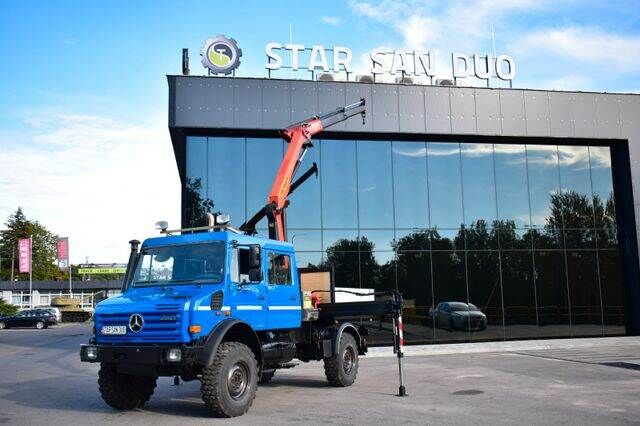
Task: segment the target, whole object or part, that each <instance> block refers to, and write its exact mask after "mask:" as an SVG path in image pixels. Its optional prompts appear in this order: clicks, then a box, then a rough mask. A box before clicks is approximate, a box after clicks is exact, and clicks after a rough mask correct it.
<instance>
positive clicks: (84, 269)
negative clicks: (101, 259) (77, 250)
mask: <svg viewBox="0 0 640 426" xmlns="http://www.w3.org/2000/svg"><path fill="white" fill-rule="evenodd" d="M126 271H127V265H125V264H122V263H89V264H87V263H85V264H84V265H80V267H79V268H78V273H79V274H81V275H106V274H124V273H125V272H126Z"/></svg>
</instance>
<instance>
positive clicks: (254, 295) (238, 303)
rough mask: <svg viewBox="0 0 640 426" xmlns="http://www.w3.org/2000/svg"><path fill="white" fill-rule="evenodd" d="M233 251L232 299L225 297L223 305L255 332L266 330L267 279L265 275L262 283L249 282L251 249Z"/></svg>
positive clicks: (230, 287) (244, 248)
mask: <svg viewBox="0 0 640 426" xmlns="http://www.w3.org/2000/svg"><path fill="white" fill-rule="evenodd" d="M232 250H233V252H232V256H231V284H230V286H229V290H230V294H229V296H230V297H229V298H228V299H227V298H226V297H225V300H224V302H223V304H224V305H228V306H229V307H230V308H231V312H232V313H233V316H234V317H236V318H238V319H240V320H242V321H244V322H246V323H247V324H249V325H250V326H251V327H253V329H254V330H264V329H265V328H266V327H267V313H268V311H267V307H266V297H267V286H266V283H265V281H266V278H265V276H264V273H263V274H262V281H260V282H249V249H248V248H246V247H238V248H234V249H232ZM263 264H264V260H263Z"/></svg>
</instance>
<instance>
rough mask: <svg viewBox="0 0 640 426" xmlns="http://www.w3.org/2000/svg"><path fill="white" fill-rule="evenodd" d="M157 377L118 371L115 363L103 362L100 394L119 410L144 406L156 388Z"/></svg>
mask: <svg viewBox="0 0 640 426" xmlns="http://www.w3.org/2000/svg"><path fill="white" fill-rule="evenodd" d="M157 380H158V378H157V377H149V376H132V375H129V374H122V373H118V370H117V368H116V366H115V365H114V364H107V363H104V362H103V363H101V364H100V371H99V372H98V386H99V389H100V395H101V396H102V399H103V400H104V402H106V403H107V405H109V406H111V407H113V408H116V409H118V410H132V409H134V408H138V407H142V406H143V405H144V404H145V403H146V402H147V401H149V398H151V395H153V390H154V389H155V388H156V381H157Z"/></svg>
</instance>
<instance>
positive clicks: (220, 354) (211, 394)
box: [200, 342, 258, 417]
mask: <svg viewBox="0 0 640 426" xmlns="http://www.w3.org/2000/svg"><path fill="white" fill-rule="evenodd" d="M257 388H258V363H257V362H256V357H255V355H254V354H253V352H252V351H251V349H249V347H248V346H247V345H244V344H242V343H238V342H224V343H221V344H220V346H219V347H218V351H217V352H216V356H215V358H214V360H213V363H212V364H211V365H210V366H209V367H207V368H205V369H203V370H202V386H201V388H200V391H201V392H202V400H203V401H204V403H205V405H206V406H207V409H208V410H209V413H210V414H211V415H212V416H215V417H236V416H241V415H243V414H244V413H246V412H247V411H249V407H251V404H253V399H254V398H255V397H256V389H257Z"/></svg>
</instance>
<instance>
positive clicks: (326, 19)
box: [320, 16, 342, 27]
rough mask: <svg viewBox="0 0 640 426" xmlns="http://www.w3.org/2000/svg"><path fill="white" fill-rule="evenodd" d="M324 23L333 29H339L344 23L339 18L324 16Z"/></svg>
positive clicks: (322, 19)
mask: <svg viewBox="0 0 640 426" xmlns="http://www.w3.org/2000/svg"><path fill="white" fill-rule="evenodd" d="M320 20H321V21H322V22H324V23H325V24H327V25H331V26H332V27H338V26H340V24H341V23H342V19H340V18H338V17H337V16H323V17H321V18H320Z"/></svg>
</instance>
